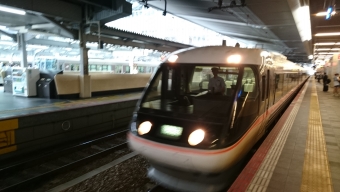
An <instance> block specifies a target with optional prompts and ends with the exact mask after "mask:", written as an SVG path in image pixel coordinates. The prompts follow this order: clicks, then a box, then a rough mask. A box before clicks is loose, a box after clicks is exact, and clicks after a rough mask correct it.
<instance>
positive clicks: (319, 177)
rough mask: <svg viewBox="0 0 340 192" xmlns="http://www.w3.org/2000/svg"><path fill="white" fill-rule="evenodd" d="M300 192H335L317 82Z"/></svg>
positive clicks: (313, 94)
mask: <svg viewBox="0 0 340 192" xmlns="http://www.w3.org/2000/svg"><path fill="white" fill-rule="evenodd" d="M300 191H302V192H314V191H315V192H321V191H322V192H332V191H333V187H332V182H331V175H330V171H329V165H328V158H327V150H326V144H325V137H324V134H323V128H322V122H321V115H320V108H319V101H318V95H317V92H316V86H315V81H313V87H312V94H311V100H310V112H309V120H308V133H307V140H306V149H305V158H304V163H303V173H302V182H301V188H300Z"/></svg>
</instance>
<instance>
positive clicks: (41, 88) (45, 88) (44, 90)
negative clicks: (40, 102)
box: [37, 70, 63, 99]
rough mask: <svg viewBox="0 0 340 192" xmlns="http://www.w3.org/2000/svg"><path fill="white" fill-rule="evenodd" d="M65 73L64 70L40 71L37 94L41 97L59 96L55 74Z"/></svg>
mask: <svg viewBox="0 0 340 192" xmlns="http://www.w3.org/2000/svg"><path fill="white" fill-rule="evenodd" d="M56 74H63V71H59V70H58V71H56V70H42V71H40V79H39V80H38V81H37V95H38V97H41V98H50V99H52V98H58V94H57V90H56V86H55V82H54V76H55V75H56Z"/></svg>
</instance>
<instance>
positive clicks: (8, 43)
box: [0, 41, 17, 45]
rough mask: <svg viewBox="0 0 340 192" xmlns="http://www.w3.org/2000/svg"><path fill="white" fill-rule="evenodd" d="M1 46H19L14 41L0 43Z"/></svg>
mask: <svg viewBox="0 0 340 192" xmlns="http://www.w3.org/2000/svg"><path fill="white" fill-rule="evenodd" d="M0 45H17V43H15V42H13V41H0Z"/></svg>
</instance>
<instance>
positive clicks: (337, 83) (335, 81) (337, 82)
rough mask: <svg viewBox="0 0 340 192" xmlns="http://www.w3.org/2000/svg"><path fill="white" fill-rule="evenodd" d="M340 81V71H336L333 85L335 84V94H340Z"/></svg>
mask: <svg viewBox="0 0 340 192" xmlns="http://www.w3.org/2000/svg"><path fill="white" fill-rule="evenodd" d="M339 81H340V80H339V73H335V74H334V78H333V85H334V89H333V96H339V92H338V89H339V87H340V83H339Z"/></svg>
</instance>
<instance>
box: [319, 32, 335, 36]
mask: <svg viewBox="0 0 340 192" xmlns="http://www.w3.org/2000/svg"><path fill="white" fill-rule="evenodd" d="M337 35H340V32H334V33H317V34H315V36H337Z"/></svg>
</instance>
